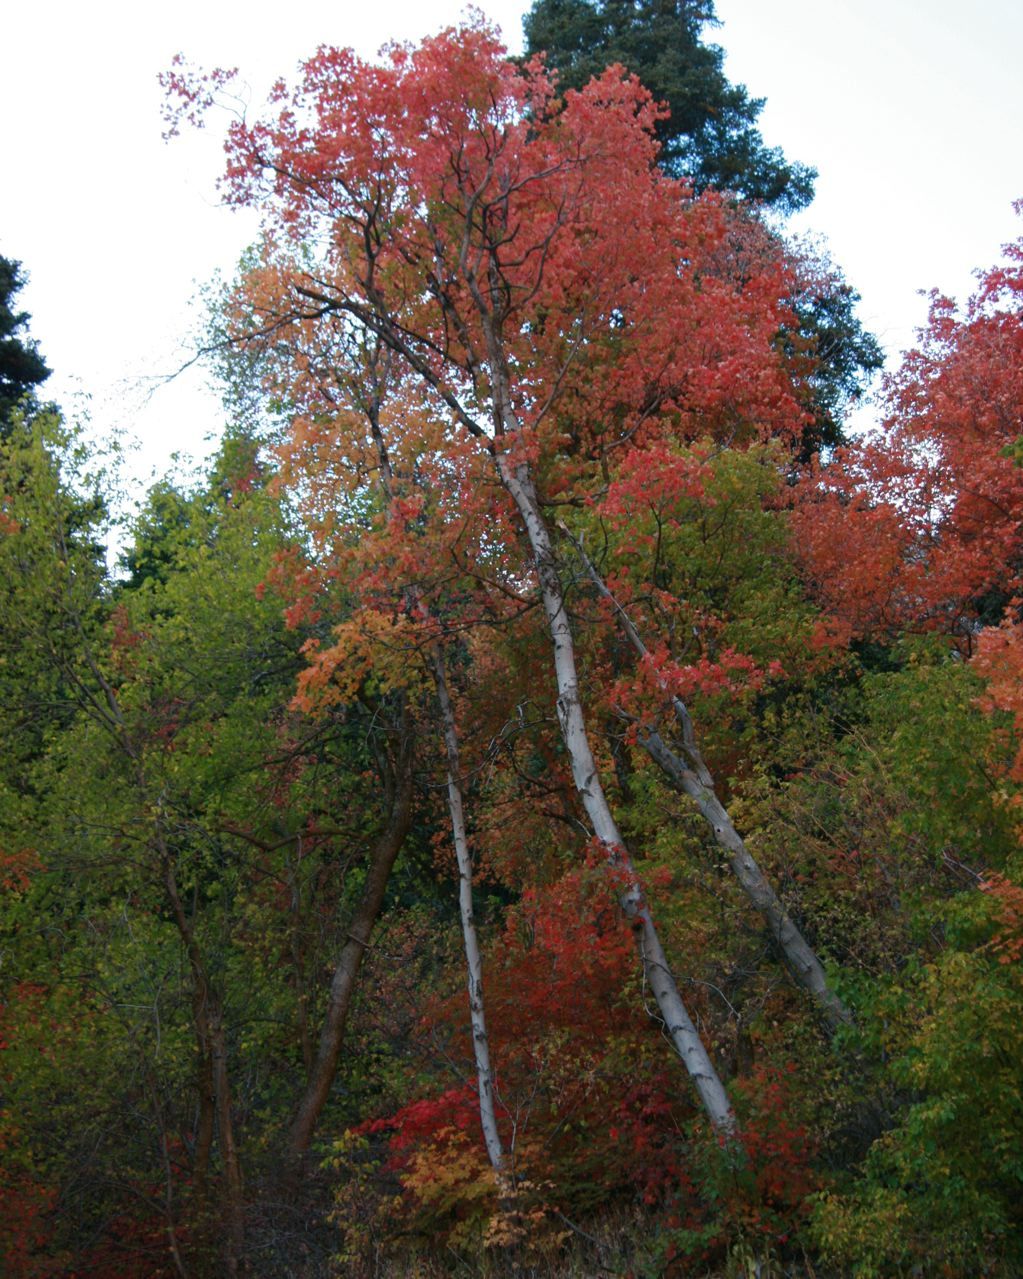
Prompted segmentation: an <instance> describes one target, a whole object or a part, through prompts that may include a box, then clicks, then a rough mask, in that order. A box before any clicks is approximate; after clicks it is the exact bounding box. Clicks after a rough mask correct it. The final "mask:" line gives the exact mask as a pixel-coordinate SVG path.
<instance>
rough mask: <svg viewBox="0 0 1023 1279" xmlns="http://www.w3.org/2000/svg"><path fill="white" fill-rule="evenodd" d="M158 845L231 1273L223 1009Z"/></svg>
mask: <svg viewBox="0 0 1023 1279" xmlns="http://www.w3.org/2000/svg"><path fill="white" fill-rule="evenodd" d="M157 844H158V847H159V850H160V856H161V858H162V860H163V874H164V886H165V887H166V889H167V897H168V899H169V901H170V904H171V910H172V911H173V914H174V920H175V923H176V924H177V927H178V933H179V935H180V937H181V941H182V944H183V945H184V947H185V953H186V955H187V956H188V966H189V969H190V971H191V974H192V1018H193V1022H194V1024H195V1032H196V1039H197V1041H198V1045H199V1055H200V1092H199V1097H200V1125H201V1129H200V1157H201V1160H202V1163H203V1165H204V1169H203V1171H204V1179H205V1173H206V1167H205V1166H206V1165H207V1163H208V1158H209V1142H210V1138H211V1136H212V1134H211V1133H210V1132H207V1131H204V1130H203V1129H204V1126H205V1125H206V1124H209V1121H210V1120H211V1119H212V1116H211V1115H210V1114H209V1101H210V1098H209V1094H210V1092H212V1098H213V1110H214V1113H215V1115H216V1122H217V1133H218V1137H219V1141H220V1157H221V1160H222V1161H223V1164H224V1190H223V1193H222V1195H221V1205H220V1206H221V1217H222V1220H223V1226H224V1241H223V1243H224V1266H225V1269H226V1271H227V1273H228V1274H229V1275H232V1276H233V1275H237V1274H239V1273H240V1272H241V1267H242V1266H243V1264H244V1260H243V1258H244V1247H245V1222H244V1199H243V1194H244V1183H243V1181H242V1173H241V1165H240V1162H239V1159H238V1148H237V1143H236V1142H235V1136H234V1119H233V1115H232V1111H231V1089H230V1084H229V1077H228V1070H227V1047H226V1042H225V1037H224V1025H223V1011H222V1009H221V1006H220V1001H219V1000H218V999H216V998H215V997H214V995H213V992H212V990H211V988H210V983H209V978H208V976H207V974H206V966H205V964H204V963H203V958H202V952H201V951H200V949H199V943H198V942H197V941H196V937H195V929H194V928H193V927H192V923H191V921H190V920H189V918H188V915H187V913H186V912H185V908H184V905H183V904H182V901H181V895H180V893H179V892H178V884H177V878H176V876H175V874H174V863H173V860H172V857H171V852H170V849H169V848H168V847H167V844H166V842H165V840H164V838H163V836H162V834H160V833H158V834H157ZM211 1126H212V1125H211Z"/></svg>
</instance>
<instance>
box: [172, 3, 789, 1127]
mask: <svg viewBox="0 0 1023 1279" xmlns="http://www.w3.org/2000/svg"><path fill="white" fill-rule="evenodd" d="M222 83H223V77H222V76H221V75H220V73H215V75H214V77H213V79H212V81H210V82H196V81H194V80H191V79H189V78H188V77H187V76H184V75H182V74H177V75H174V76H172V77H170V79H169V87H170V89H171V90H172V92H174V93H175V94H176V95H177V96H178V98H179V101H180V103H181V109H182V111H184V112H185V113H189V112H192V111H193V110H194V109H195V108H196V107H201V106H203V105H204V104H205V103H206V102H208V101H209V99H210V94H211V88H216V87H218V86H219V85H221V84H222ZM282 94H283V90H282ZM655 118H656V117H655V112H654V110H653V107H652V105H651V103H650V99H649V95H647V94H646V93H645V92H644V91H643V90H642V89H641V88H640V87H639V85H638V84H637V83H636V82H635V81H634V80H629V79H625V78H622V76H621V75H620V73H617V72H614V71H609V72H607V73H605V74H604V75H603V76H602V77H601V78H600V79H599V80H597V81H594V82H592V83H591V84H590V85H588V86H587V88H586V89H584V90H583V91H581V92H579V93H569V94H567V95H566V97H565V100H564V104H563V105H562V104H561V103H560V102H558V101H556V100H555V99H554V97H553V94H552V90H551V86H550V83H549V81H548V79H547V78H546V76H545V74H544V73H543V71H542V69H541V68H540V67H538V66H535V65H533V66H531V67H530V68H528V69H527V71H526V73H525V74H523V75H520V74H518V73H516V71H515V70H514V68H512V67H511V66H509V65H508V64H507V63H506V62H505V61H504V60H503V50H502V49H501V48H500V46H499V45H498V44H497V43H496V41H495V40H494V38H493V36H492V35H491V34H490V33H489V31H487V30H486V29H485V28H475V29H468V30H465V31H462V32H457V33H456V32H448V33H445V34H444V35H442V36H440V37H438V38H436V39H435V40H432V41H428V42H427V43H426V44H425V45H424V46H423V47H422V48H421V49H418V50H395V51H393V53H392V55H391V65H390V66H389V67H370V66H366V65H364V64H361V63H360V62H358V60H357V59H356V58H355V57H354V55H352V54H351V53H350V52H345V51H338V50H329V49H323V50H321V51H320V53H319V54H318V55H317V56H316V57H314V58H313V59H312V60H310V61H309V62H308V63H307V64H306V66H305V74H304V80H303V83H302V85H301V87H300V88H299V89H298V90H297V91H296V92H295V93H294V94H293V95H292V96H291V98H290V100H289V106H288V108H287V109H286V110H285V111H284V112H283V113H282V114H281V115H280V117H279V118H277V119H276V120H267V121H261V122H257V123H256V124H254V125H251V126H250V125H248V124H246V123H244V122H239V123H238V124H236V125H235V126H232V129H231V132H230V138H229V148H230V160H229V169H228V180H229V183H230V190H231V194H232V198H233V199H234V200H236V201H238V202H239V203H257V204H259V205H260V206H261V207H262V208H263V210H264V213H265V218H266V236H265V242H264V243H265V249H264V262H263V265H262V266H261V268H260V269H259V270H257V271H255V272H253V273H251V275H250V276H249V277H248V280H247V282H246V283H245V284H244V286H243V295H244V303H243V306H242V311H243V326H242V328H241V329H240V330H239V340H240V339H241V334H242V332H244V331H246V326H248V327H247V332H248V334H249V335H250V336H252V337H254V338H260V337H262V336H263V335H266V334H270V333H273V334H274V335H276V336H277V337H278V338H279V339H281V340H282V342H283V343H285V344H286V345H288V346H289V347H290V349H291V350H292V351H296V350H297V351H299V352H301V353H300V354H299V355H298V357H297V358H295V359H293V363H292V374H291V384H290V385H291V395H290V398H291V399H292V400H293V401H295V402H297V403H301V404H303V406H304V405H306V404H310V409H306V410H305V412H306V414H307V415H311V412H312V411H318V412H319V413H321V414H322V412H323V410H324V409H325V408H327V406H328V405H329V393H328V392H327V391H326V390H324V389H322V388H324V387H327V386H329V385H332V384H333V383H334V382H336V378H334V377H333V375H332V374H331V373H330V372H329V370H325V372H326V373H327V376H326V377H325V378H322V379H320V378H317V377H316V376H315V372H316V368H317V367H318V364H317V363H316V357H314V355H313V353H312V349H311V347H310V335H312V334H314V333H315V332H316V331H317V329H318V328H322V327H323V326H333V328H334V329H335V330H336V331H337V332H339V333H344V331H345V328H346V326H347V325H351V326H354V327H355V329H356V330H359V329H361V330H364V331H365V332H367V333H370V334H374V335H376V336H377V337H378V338H379V339H380V341H381V342H382V343H383V345H384V347H386V349H387V350H388V351H389V352H390V355H391V358H393V359H394V360H395V361H397V363H398V364H399V366H400V367H401V368H402V369H403V370H404V371H405V372H406V373H407V375H408V376H410V377H411V378H412V379H413V381H414V382H415V383H417V385H418V387H419V394H420V395H421V396H423V397H424V398H425V401H426V402H427V403H429V404H430V405H432V406H433V409H434V411H435V412H436V413H437V414H438V415H439V419H440V421H441V423H442V426H441V431H442V433H443V434H442V437H441V439H442V444H443V447H444V449H445V450H446V451H447V453H448V455H449V457H450V458H451V459H452V462H453V463H455V464H456V465H457V466H458V467H459V468H460V469H462V470H463V471H464V473H465V474H466V476H467V478H468V477H469V475H470V474H471V475H472V479H471V482H472V483H489V484H491V485H492V483H493V478H491V479H490V480H487V479H486V478H485V476H486V474H487V471H489V474H490V476H491V477H494V476H495V472H496V478H497V479H498V480H499V482H500V485H501V487H502V488H503V489H504V492H505V494H506V495H507V497H506V501H507V503H508V506H506V507H505V512H504V515H503V518H504V520H509V517H513V518H514V519H515V520H516V521H517V523H518V527H519V530H520V536H521V537H522V538H523V539H524V540H525V543H526V545H528V548H529V560H530V562H529V563H528V566H526V565H524V566H523V568H524V569H525V571H528V572H530V573H531V574H535V578H536V581H537V585H538V587H539V596H540V602H541V604H542V608H543V611H544V616H545V617H546V619H547V625H548V629H549V638H550V643H551V645H552V652H553V658H554V671H555V676H556V683H557V710H558V715H559V719H560V722H561V727H562V734H563V738H564V741H565V745H566V749H567V751H568V757H569V759H570V761H571V765H572V772H573V775H574V778H575V785H576V788H577V791H578V795H579V799H580V802H581V804H582V806H583V809H584V811H585V813H586V816H587V820H588V822H589V824H590V827H591V830H592V832H593V835H594V838H595V839H596V840H597V843H598V845H599V846H600V847H602V848H603V849H604V850H605V855H606V856H607V858H608V864H609V867H610V868H611V869H612V870H613V872H614V874H616V875H618V876H620V877H622V878H623V879H624V881H625V883H626V887H625V889H624V890H623V895H622V904H623V908H624V909H625V910H626V913H627V914H628V915H629V917H630V918H631V919H632V920H633V926H634V929H635V932H636V937H637V942H638V945H639V949H640V953H641V956H642V959H643V963H644V969H645V972H646V974H647V980H648V981H649V983H650V986H651V989H652V990H653V991H654V993H655V995H656V997H657V999H658V1002H659V1004H660V1005H661V1008H662V1014H663V1016H664V1018H665V1020H666V1022H667V1024H668V1026H669V1028H670V1032H671V1035H672V1037H673V1040H674V1042H675V1044H676V1047H677V1049H678V1051H679V1053H680V1055H681V1056H682V1057H683V1059H684V1060H685V1061H686V1063H687V1066H688V1068H689V1070H690V1073H691V1074H692V1076H693V1078H694V1081H695V1082H696V1084H697V1087H698V1088H699V1090H700V1092H701V1095H702V1097H703V1100H704V1104H705V1105H706V1107H707V1109H708V1112H709V1114H710V1115H711V1117H712V1120H713V1122H714V1123H715V1124H716V1125H718V1126H719V1127H721V1128H724V1129H727V1128H729V1127H730V1126H731V1124H732V1116H731V1110H730V1107H729V1105H728V1102H727V1099H726V1096H725V1093H724V1090H723V1087H722V1085H721V1082H720V1079H719V1078H718V1076H717V1073H716V1071H715V1070H714V1067H713V1065H712V1064H711V1062H710V1059H709V1057H708V1055H707V1053H706V1050H705V1048H704V1047H703V1045H702V1044H701V1043H700V1040H699V1037H698V1036H697V1034H696V1032H695V1028H694V1027H693V1024H692V1021H691V1019H690V1017H689V1015H688V1013H687V1011H686V1009H685V1007H684V1005H683V1003H682V1001H681V998H680V996H679V994H678V988H677V985H676V983H675V982H674V980H673V978H672V977H671V976H670V970H669V967H668V963H667V960H666V958H665V956H664V954H663V951H662V948H661V945H660V941H659V938H658V934H657V930H656V928H655V926H654V923H653V918H652V915H651V913H650V910H649V906H648V904H647V902H646V899H645V897H644V894H643V891H642V888H641V886H640V884H639V881H638V878H637V876H636V871H635V868H634V866H633V864H632V861H631V859H630V857H629V854H628V852H627V850H626V848H625V845H624V841H623V840H622V838H621V834H620V832H619V830H618V827H617V824H616V822H615V820H614V817H613V814H612V812H611V809H610V807H609V805H608V802H607V798H606V794H605V792H604V788H603V786H602V784H601V781H600V770H599V768H598V766H597V763H596V760H595V757H594V754H593V749H592V746H591V742H590V736H589V733H588V731H587V726H586V713H585V709H584V699H585V686H584V684H583V682H582V679H581V674H580V671H579V668H578V664H577V660H576V652H575V641H574V637H573V630H572V625H571V621H570V615H569V613H568V611H567V606H566V595H565V585H564V582H563V578H562V570H561V568H560V566H559V556H558V553H557V549H556V545H555V536H554V534H553V529H552V525H551V522H550V518H549V515H548V513H547V510H548V506H549V503H550V502H551V500H552V499H554V498H555V496H558V497H559V500H565V499H566V498H567V499H568V500H571V497H572V495H573V493H575V494H578V495H579V496H582V494H583V493H585V491H586V488H587V486H588V485H592V484H594V483H598V484H599V482H600V478H601V474H602V473H603V474H604V475H606V471H607V468H608V467H609V466H610V465H611V464H612V463H614V464H615V465H617V464H618V461H619V457H618V455H617V454H615V452H614V450H621V449H623V448H624V449H625V455H626V456H627V454H628V449H629V448H632V449H637V448H638V449H642V448H644V447H650V446H651V445H652V444H653V443H654V442H655V441H656V440H658V439H660V438H661V437H662V436H664V435H669V436H670V435H674V434H678V435H681V436H682V438H685V437H686V436H687V434H690V433H693V432H698V433H700V434H714V433H715V432H717V433H719V434H720V435H723V436H725V437H726V438H735V436H736V435H738V436H739V437H740V438H747V439H748V438H755V437H756V436H758V435H760V434H766V433H779V432H780V433H784V432H792V431H793V430H798V428H799V425H800V424H801V420H802V419H801V416H800V414H799V411H798V408H797V406H796V404H795V402H794V399H793V395H792V392H791V389H790V381H789V379H788V376H787V371H786V366H785V362H784V359H783V357H782V355H781V353H779V351H778V348H777V345H776V343H775V341H774V335H775V333H776V332H777V329H778V327H779V325H780V324H781V323H782V321H783V319H784V317H785V312H784V310H783V307H782V305H781V303H780V302H779V298H780V297H782V296H784V291H785V290H784V283H783V281H784V280H785V277H786V266H785V264H784V262H783V261H782V260H781V259H780V258H779V256H778V253H777V247H776V246H775V245H773V244H772V242H771V241H770V240H769V239H768V238H766V237H763V236H761V235H759V234H758V233H757V231H756V229H755V228H754V227H753V226H751V224H749V223H748V222H747V221H745V220H743V219H742V218H739V217H733V216H732V215H731V214H730V212H729V209H728V206H727V205H726V204H724V203H723V202H722V201H721V200H719V199H716V198H714V197H713V196H710V195H707V196H705V197H703V198H702V199H700V200H696V201H692V200H688V199H686V197H685V191H684V188H681V187H680V186H679V185H678V184H676V183H674V182H672V181H671V180H669V179H667V178H665V177H664V176H663V175H661V174H660V173H659V172H658V171H657V170H656V168H655V167H654V165H653V160H654V155H655V148H654V143H653V140H652V138H651V137H650V133H649V130H650V128H651V126H652V124H653V122H654V120H655ZM271 174H272V175H273V177H272V179H271V178H270V177H269V175H271ZM268 179H269V180H268ZM637 210H642V212H643V218H642V221H640V222H639V224H638V225H637ZM626 228H629V229H628V233H627V234H626ZM296 241H299V242H305V243H306V244H311V243H313V242H316V243H318V244H320V245H322V246H323V254H322V258H321V259H320V260H319V261H318V262H315V263H310V264H309V266H308V267H305V266H303V265H302V264H301V262H300V261H299V260H296V256H295V254H294V251H293V249H292V247H291V245H292V244H294V243H295V242H296ZM680 263H681V264H682V265H681V267H680ZM253 317H256V318H257V319H258V321H259V323H258V325H257V326H256V327H255V328H253V327H252V326H251V321H252V319H253ZM314 344H315V340H314ZM317 402H318V405H319V406H321V407H319V408H318V410H312V404H316V403H317ZM481 468H482V469H481ZM509 508H510V509H509ZM506 554H508V555H509V556H513V557H515V558H516V559H517V558H518V557H519V555H520V554H521V551H520V550H519V548H518V547H515V546H513V545H508V546H507V550H506Z"/></svg>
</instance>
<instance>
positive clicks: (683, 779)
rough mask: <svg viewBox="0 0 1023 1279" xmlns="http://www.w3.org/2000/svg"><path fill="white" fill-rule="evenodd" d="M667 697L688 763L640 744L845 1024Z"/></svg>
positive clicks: (646, 733)
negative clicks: (697, 815)
mask: <svg viewBox="0 0 1023 1279" xmlns="http://www.w3.org/2000/svg"><path fill="white" fill-rule="evenodd" d="M565 531H566V532H567V530H565ZM569 536H571V535H569ZM573 541H575V539H573ZM575 546H576V550H577V551H578V553H579V555H580V558H581V559H582V561H583V564H584V565H585V567H586V571H587V573H588V574H589V576H590V580H591V581H592V582H593V584H594V586H595V587H596V588H597V591H598V592H599V593H600V594H601V595H602V596H603V598H604V599H606V600H607V601H608V602H609V603H610V604H611V607H612V608H613V609H614V613H615V616H616V618H617V619H618V625H619V626H620V628H621V630H622V633H623V634H624V635H625V637H626V639H627V640H628V641H629V643H630V644H631V645H632V647H633V649H634V650H635V651H636V653H637V655H638V656H639V658H640V659H641V660H642V659H644V658H646V657H647V656H648V651H647V647H646V645H645V644H644V643H643V640H642V638H641V637H640V635H639V632H638V631H637V630H636V628H635V626H634V625H633V624H632V620H631V619H630V618H629V616H628V614H627V613H626V612H625V610H624V609H623V608H622V606H621V605H620V604H619V603H618V601H617V600H616V599H615V597H614V595H613V594H612V593H611V591H610V590H609V589H608V586H607V583H606V582H605V581H604V580H603V579H602V578H601V576H600V574H599V573H598V572H597V569H596V567H595V566H594V564H593V563H592V561H591V560H590V558H589V557H588V556H587V554H586V552H585V551H584V550H583V548H582V546H581V545H580V544H579V543H578V542H577V541H576V542H575ZM662 687H663V681H662ZM671 700H672V707H673V709H674V711H675V718H676V719H677V720H678V723H679V727H680V729H681V732H682V749H683V752H684V755H685V759H686V761H688V762H683V760H682V759H680V758H679V756H678V755H677V754H676V753H675V752H674V751H673V750H672V749H671V748H670V747H669V746H668V745H667V743H666V742H665V741H664V739H663V738H662V737H661V735H660V734H659V733H658V732H657V731H656V730H655V729H652V728H647V727H645V726H642V727H641V728H640V732H639V741H640V743H641V745H642V746H643V747H644V748H645V749H646V751H647V753H648V754H649V756H650V758H651V759H652V760H653V761H654V763H655V764H657V766H658V767H659V768H660V769H661V771H662V772H663V773H664V774H665V775H666V776H667V777H668V779H669V780H670V781H671V783H672V785H673V786H674V787H675V788H676V789H677V790H680V791H681V792H682V793H683V794H685V795H688V796H689V798H690V799H692V800H693V802H694V803H695V804H696V807H697V808H698V809H699V811H700V814H701V816H702V817H703V818H704V819H705V820H706V822H707V824H708V825H709V826H710V828H711V830H712V831H713V832H714V838H715V840H716V841H717V843H718V845H719V847H721V848H723V849H724V851H725V852H726V853H727V855H728V862H729V865H730V867H731V869H732V873H733V874H734V875H735V877H736V879H737V880H738V881H739V883H740V885H741V886H742V889H743V891H744V892H745V894H746V896H747V897H748V898H749V900H750V901H751V902H752V904H753V905H754V906H755V907H756V909H757V910H758V911H759V912H760V914H761V915H762V916H763V919H764V921H765V923H766V924H767V926H768V928H769V929H770V932H771V936H772V937H773V938H774V940H775V943H776V944H777V946H778V949H779V950H780V951H781V954H782V957H783V959H784V960H785V964H786V966H787V968H788V969H789V972H790V973H791V974H792V976H793V978H794V980H795V981H796V982H797V983H798V985H800V986H802V987H803V989H804V990H806V991H807V992H809V994H810V995H812V996H813V998H814V999H815V1000H816V1001H817V1004H818V1006H819V1007H820V1009H821V1011H822V1012H823V1014H824V1016H825V1018H826V1019H827V1021H828V1024H829V1025H830V1026H831V1028H832V1029H836V1028H837V1027H838V1026H839V1025H841V1024H845V1023H849V1022H850V1021H852V1014H851V1013H850V1011H849V1009H848V1008H847V1007H846V1006H845V1004H844V1003H843V1002H842V1001H841V1000H840V999H839V998H838V996H837V995H836V994H835V993H834V991H832V990H830V989H829V988H828V982H827V978H826V976H825V973H824V966H823V964H822V963H821V961H820V960H819V959H818V958H817V955H816V953H815V952H814V950H813V948H812V947H811V946H810V944H809V942H808V941H807V940H806V938H805V937H804V936H803V934H802V933H801V932H800V930H799V928H798V927H797V926H796V924H795V923H794V921H793V919H792V917H791V916H790V915H789V913H788V911H787V910H786V909H785V906H784V905H783V903H782V901H781V899H780V898H779V896H778V894H777V893H776V892H775V891H774V887H773V885H772V884H771V882H770V880H769V879H768V878H767V876H766V875H765V874H764V872H763V870H762V869H761V868H760V866H759V864H758V863H757V860H756V858H755V857H754V856H753V855H752V853H750V851H749V850H748V849H747V847H746V844H745V842H744V840H743V838H742V836H741V835H740V834H739V832H738V831H737V830H736V829H735V825H734V823H733V822H732V819H731V817H730V816H729V813H728V810H727V809H726V808H725V806H724V804H722V803H721V800H720V799H719V798H718V796H717V793H716V792H715V789H714V779H713V777H712V776H711V773H710V770H709V769H708V768H707V765H706V762H705V761H704V758H703V753H702V751H701V750H700V747H699V744H698V743H697V740H696V733H695V730H694V728H693V723H692V719H691V718H690V715H689V711H688V709H687V707H686V705H685V703H684V702H683V701H682V700H681V698H679V697H676V696H673V697H672V699H671Z"/></svg>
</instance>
